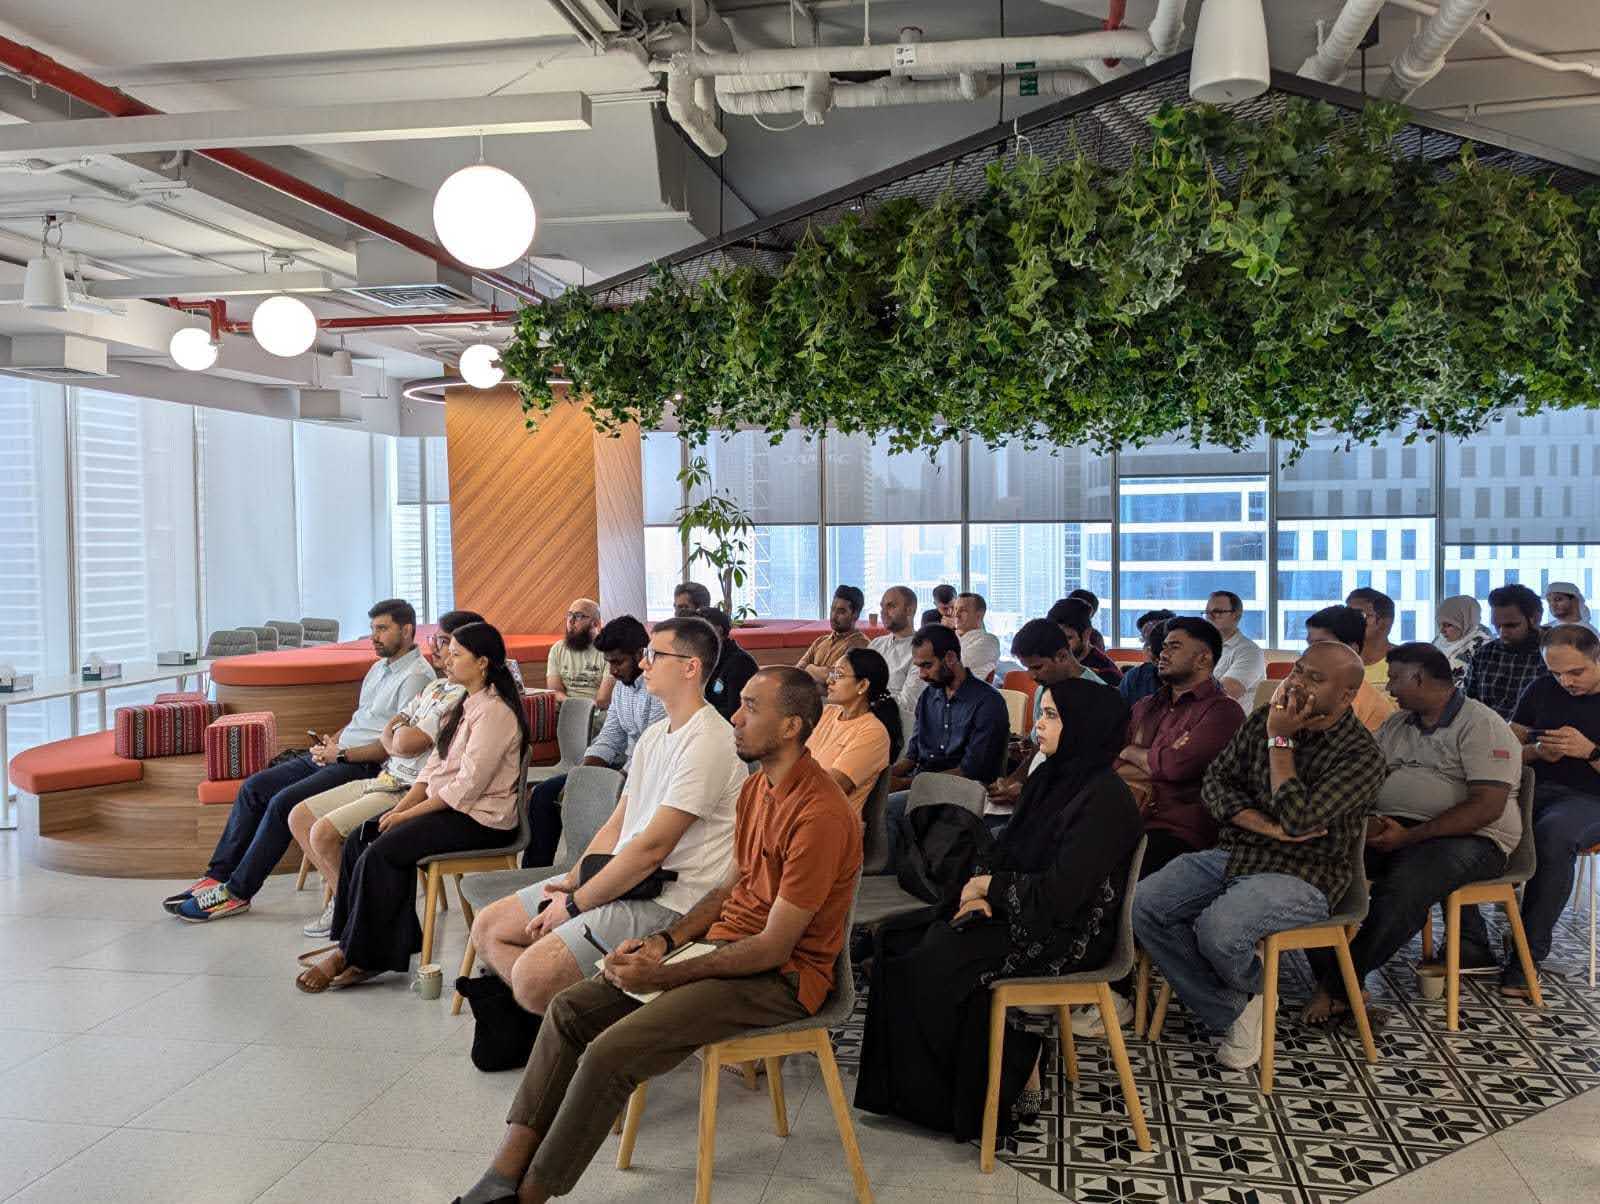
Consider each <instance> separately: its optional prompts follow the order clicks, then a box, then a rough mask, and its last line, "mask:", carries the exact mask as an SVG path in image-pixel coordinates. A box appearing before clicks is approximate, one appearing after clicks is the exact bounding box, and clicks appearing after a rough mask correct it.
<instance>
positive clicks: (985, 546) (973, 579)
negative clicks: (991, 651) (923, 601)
mask: <svg viewBox="0 0 1600 1204" xmlns="http://www.w3.org/2000/svg"><path fill="white" fill-rule="evenodd" d="M1110 531H1111V527H1110V524H1108V523H974V524H973V525H972V527H971V530H970V537H971V545H970V553H969V556H970V562H971V573H970V575H969V586H970V588H971V589H973V590H975V591H976V592H977V593H980V594H982V595H983V597H984V601H985V602H987V603H988V604H989V612H988V616H987V621H986V622H985V626H986V627H988V629H989V630H990V631H992V632H994V634H995V635H997V636H999V637H1000V646H1001V648H1002V649H1004V648H1009V647H1010V643H1011V637H1012V636H1013V635H1015V634H1016V632H1017V628H1019V627H1021V626H1022V625H1023V624H1024V623H1026V622H1027V621H1028V620H1029V619H1036V618H1038V617H1039V616H1040V615H1043V614H1044V613H1045V612H1046V611H1048V610H1049V609H1050V606H1051V603H1053V602H1055V600H1056V599H1057V598H1061V597H1065V596H1066V595H1067V594H1068V593H1070V592H1071V591H1072V590H1075V589H1082V588H1091V589H1092V588H1093V587H1092V586H1090V585H1089V576H1088V572H1087V557H1088V553H1089V549H1090V548H1091V547H1099V546H1104V541H1106V540H1108V539H1109V538H1110ZM957 576H958V573H957V572H956V571H954V569H953V571H952V572H951V574H950V575H949V576H948V577H947V578H946V580H952V581H953V580H956V579H957ZM926 596H927V595H923V594H919V597H926ZM1108 597H1109V594H1108ZM930 602H931V599H930Z"/></svg>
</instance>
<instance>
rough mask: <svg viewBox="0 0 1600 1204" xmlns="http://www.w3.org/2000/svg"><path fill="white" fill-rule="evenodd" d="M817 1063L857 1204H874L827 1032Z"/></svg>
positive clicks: (820, 1040) (819, 1041)
mask: <svg viewBox="0 0 1600 1204" xmlns="http://www.w3.org/2000/svg"><path fill="white" fill-rule="evenodd" d="M817 1064H818V1066H819V1067H820V1068H821V1070H822V1085H823V1086H824V1087H825V1088H826V1089H827V1092H828V1104H829V1106H830V1107H832V1109H833V1123H834V1124H835V1125H837V1126H838V1129H839V1144H840V1145H842V1146H843V1147H844V1159H845V1161H846V1162H847V1163H849V1164H850V1179H851V1181H852V1182H854V1184H855V1186H856V1204H872V1185H871V1184H869V1183H868V1182H867V1168H866V1167H864V1166H862V1165H861V1147H860V1145H858V1144H857V1143H856V1127H855V1125H854V1124H853V1123H852V1122H851V1120H850V1105H849V1103H848V1102H846V1100H845V1098H844V1084H843V1083H841V1082H840V1081H839V1064H838V1063H837V1062H835V1061H834V1060H833V1042H832V1041H830V1040H829V1039H828V1034H827V1033H826V1032H818V1033H817Z"/></svg>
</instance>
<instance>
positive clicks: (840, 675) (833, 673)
mask: <svg viewBox="0 0 1600 1204" xmlns="http://www.w3.org/2000/svg"><path fill="white" fill-rule="evenodd" d="M847 679H848V680H851V681H854V680H856V675H855V674H854V673H851V672H850V671H849V670H847V669H829V670H828V680H829V681H830V682H834V681H845V680H847Z"/></svg>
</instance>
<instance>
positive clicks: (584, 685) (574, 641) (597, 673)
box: [544, 598, 612, 710]
mask: <svg viewBox="0 0 1600 1204" xmlns="http://www.w3.org/2000/svg"><path fill="white" fill-rule="evenodd" d="M599 630H600V604H599V603H598V602H596V601H595V600H594V599H593V598H574V599H573V600H572V603H571V605H569V606H568V607H567V631H566V635H565V637H564V638H563V639H562V641H561V642H560V643H559V644H555V645H552V646H551V648H550V655H549V657H548V658H547V659H546V661H545V669H544V684H545V689H547V690H549V691H551V692H552V693H553V694H555V696H556V697H557V698H558V699H560V700H561V701H562V702H565V701H566V700H567V699H568V698H569V697H570V698H588V699H591V700H593V702H594V705H595V706H596V707H597V708H598V709H600V710H604V709H605V708H606V707H608V706H610V705H611V682H612V677H611V675H610V674H609V673H607V672H606V658H605V657H604V656H603V655H601V652H600V650H599V649H598V648H596V647H595V646H594V637H595V635H596V634H597V633H598V632H599Z"/></svg>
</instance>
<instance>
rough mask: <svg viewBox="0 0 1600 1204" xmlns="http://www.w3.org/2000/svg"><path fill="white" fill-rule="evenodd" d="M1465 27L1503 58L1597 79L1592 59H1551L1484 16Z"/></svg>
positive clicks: (1401, 4)
mask: <svg viewBox="0 0 1600 1204" xmlns="http://www.w3.org/2000/svg"><path fill="white" fill-rule="evenodd" d="M1389 3H1391V4H1393V5H1394V6H1395V7H1396V8H1403V9H1405V10H1406V11H1407V12H1413V13H1420V14H1422V15H1423V16H1425V17H1432V16H1435V15H1437V14H1438V12H1439V8H1438V6H1437V5H1434V4H1425V3H1422V2H1421V0H1389ZM1467 31H1468V32H1469V33H1475V34H1477V35H1478V36H1479V37H1480V38H1483V39H1484V40H1485V41H1486V42H1488V43H1489V44H1490V45H1491V46H1494V47H1495V48H1496V49H1498V50H1499V51H1500V53H1501V54H1504V55H1505V56H1506V57H1507V58H1511V59H1516V60H1517V61H1518V62H1519V63H1527V64H1528V65H1529V66H1530V67H1538V68H1540V69H1541V70H1544V71H1556V72H1563V73H1566V72H1570V73H1572V74H1576V75H1587V76H1588V77H1589V78H1590V79H1600V66H1596V65H1595V64H1594V63H1586V62H1583V61H1582V60H1566V59H1554V58H1551V57H1550V56H1549V55H1544V54H1539V53H1538V52H1537V51H1533V50H1528V49H1526V48H1524V47H1522V46H1517V45H1515V44H1513V43H1511V42H1508V41H1506V40H1505V39H1504V38H1503V37H1501V36H1500V34H1499V32H1498V31H1497V30H1496V29H1495V28H1494V27H1493V26H1492V25H1490V24H1489V18H1488V17H1479V18H1478V19H1477V20H1476V21H1474V22H1473V23H1472V24H1471V25H1470V26H1468V27H1467ZM1568 53H1570V52H1568ZM1495 103H1498V102H1495ZM1457 108H1459V106H1457ZM1479 108H1480V109H1481V108H1482V106H1481V105H1480V106H1479ZM1450 111H1454V110H1450Z"/></svg>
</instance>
